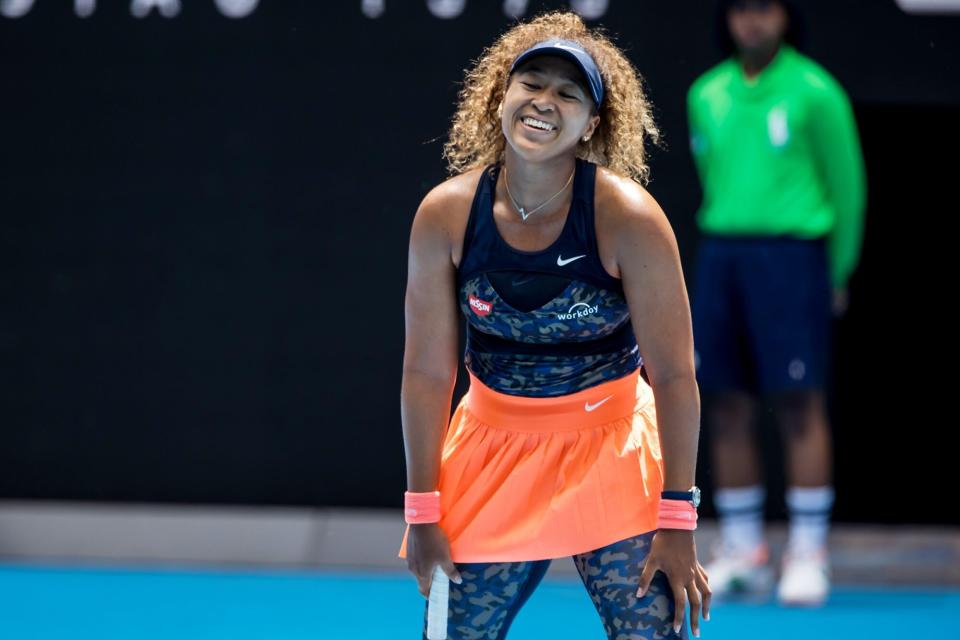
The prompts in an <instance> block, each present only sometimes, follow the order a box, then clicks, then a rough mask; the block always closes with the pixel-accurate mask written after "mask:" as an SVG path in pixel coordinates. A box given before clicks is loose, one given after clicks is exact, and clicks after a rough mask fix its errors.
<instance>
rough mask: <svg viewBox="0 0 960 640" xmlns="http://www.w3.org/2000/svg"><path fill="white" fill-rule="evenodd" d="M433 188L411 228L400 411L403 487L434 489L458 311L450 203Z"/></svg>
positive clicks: (454, 361) (453, 377)
mask: <svg viewBox="0 0 960 640" xmlns="http://www.w3.org/2000/svg"><path fill="white" fill-rule="evenodd" d="M449 200H450V199H449V198H445V197H444V196H443V195H442V192H440V193H438V190H434V191H433V192H431V193H430V194H428V195H427V197H426V198H425V199H424V201H423V203H422V204H421V205H420V209H419V210H418V211H417V215H416V217H415V219H414V222H413V229H412V231H411V234H410V253H409V266H408V274H407V294H406V304H405V315H406V343H405V346H404V353H403V383H402V387H401V391H400V414H401V420H402V423H403V439H404V449H405V452H406V464H407V489H408V490H409V491H414V492H425V491H434V490H435V489H436V488H437V484H438V480H439V475H440V451H441V446H442V443H443V436H444V433H445V432H446V427H447V421H448V420H449V416H450V399H451V396H452V394H453V386H454V383H455V382H456V375H457V327H458V325H457V311H456V299H455V292H454V282H455V267H454V264H453V260H452V253H451V248H452V246H453V243H452V241H451V235H452V234H451V229H450V227H449V224H447V221H448V220H449V217H450V216H449V215H445V214H447V213H449V212H448V211H446V210H445V209H446V208H447V207H448V206H449V205H450V204H451V203H450V202H449Z"/></svg>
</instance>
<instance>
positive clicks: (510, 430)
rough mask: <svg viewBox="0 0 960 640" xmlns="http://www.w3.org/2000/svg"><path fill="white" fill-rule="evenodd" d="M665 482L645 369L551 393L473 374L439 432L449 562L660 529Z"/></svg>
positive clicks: (592, 543)
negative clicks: (504, 386) (523, 393)
mask: <svg viewBox="0 0 960 640" xmlns="http://www.w3.org/2000/svg"><path fill="white" fill-rule="evenodd" d="M662 488H663V465H662V462H661V456H660V441H659V436H658V433H657V419H656V410H655V408H654V402H653V391H652V390H651V389H650V386H649V385H647V383H646V382H645V381H644V380H643V378H641V377H640V376H639V372H634V373H633V374H630V375H628V376H626V377H623V378H619V379H617V380H611V381H610V382H605V383H603V384H600V385H598V386H595V387H591V388H589V389H585V390H583V391H578V392H576V393H573V394H569V395H565V396H560V397H556V398H528V397H520V396H512V395H508V394H504V393H500V392H498V391H494V390H493V389H490V388H489V387H487V386H485V385H484V384H483V383H481V382H480V381H479V380H478V379H477V378H475V377H474V376H473V375H471V376H470V389H469V391H468V392H467V394H466V395H465V396H464V397H463V399H462V400H461V401H460V404H459V406H457V410H456V411H455V412H454V414H453V418H452V419H451V421H450V427H449V429H448V430H447V434H446V437H445V438H444V443H443V455H442V458H441V464H440V486H439V487H438V489H439V491H440V512H441V514H442V517H441V520H440V522H439V526H440V528H441V529H443V531H444V533H446V535H447V538H448V539H449V541H450V552H451V556H452V559H453V561H454V562H514V561H525V560H544V559H547V558H559V557H564V556H570V555H574V554H576V553H582V552H585V551H591V550H593V549H598V548H600V547H604V546H606V545H608V544H611V543H613V542H617V541H619V540H623V539H625V538H629V537H632V536H636V535H639V534H641V533H646V532H648V531H652V530H653V529H656V527H657V511H658V509H659V504H660V491H661V489H662ZM409 532H410V528H409V527H407V532H406V533H405V534H404V536H403V542H402V543H401V547H400V557H401V558H405V557H406V549H407V535H408V534H409Z"/></svg>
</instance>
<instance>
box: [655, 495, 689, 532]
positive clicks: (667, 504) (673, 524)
mask: <svg viewBox="0 0 960 640" xmlns="http://www.w3.org/2000/svg"><path fill="white" fill-rule="evenodd" d="M657 528H658V529H686V530H687V531H693V530H694V529H696V528H697V509H696V507H694V506H693V505H692V504H690V503H689V502H687V501H686V500H660V514H659V519H658V521H657Z"/></svg>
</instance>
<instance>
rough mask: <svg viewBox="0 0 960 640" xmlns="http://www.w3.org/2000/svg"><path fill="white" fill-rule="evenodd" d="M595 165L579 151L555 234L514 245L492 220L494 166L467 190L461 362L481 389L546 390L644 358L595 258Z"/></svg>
mask: <svg viewBox="0 0 960 640" xmlns="http://www.w3.org/2000/svg"><path fill="white" fill-rule="evenodd" d="M596 169H597V167H596V165H594V164H593V163H590V162H587V161H585V160H581V159H579V158H578V159H577V161H576V169H575V173H574V178H573V199H572V203H571V205H570V210H569V212H568V214H567V219H566V222H565V223H564V227H563V231H562V232H561V233H560V236H559V237H558V238H557V240H556V241H555V242H554V243H553V244H552V245H550V246H549V247H547V248H546V249H544V250H543V251H535V252H527V251H519V250H517V249H514V248H513V247H511V246H510V245H508V244H507V242H506V241H505V240H504V239H503V237H502V236H501V235H500V232H499V231H498V230H497V226H496V223H495V222H494V218H493V201H494V196H495V193H496V184H497V177H498V175H499V172H500V166H499V165H491V166H489V167H487V168H486V169H485V170H484V172H483V174H482V177H481V178H480V182H479V184H478V185H477V191H476V193H475V195H474V199H473V204H472V206H471V208H470V217H469V219H468V221H467V228H466V232H465V234H464V240H463V252H462V257H461V260H460V266H459V268H458V270H457V288H458V298H459V304H460V310H461V312H462V313H463V314H464V316H466V320H467V323H466V324H467V345H466V353H465V357H464V360H465V364H466V366H467V369H469V371H470V372H471V373H472V374H473V375H474V376H476V377H477V378H478V379H479V380H480V381H481V382H482V383H483V384H485V385H487V386H488V387H490V388H492V389H494V390H496V391H500V392H502V393H508V394H511V395H519V396H534V397H550V396H559V395H564V394H568V393H574V392H577V391H581V390H583V389H586V388H588V387H592V386H595V385H598V384H600V383H603V382H607V381H609V380H613V379H615V378H620V377H622V376H625V375H627V374H629V373H631V372H633V371H635V370H636V369H637V368H639V367H640V366H641V364H642V359H641V358H640V352H639V348H638V347H637V341H636V338H635V337H634V335H633V328H632V327H631V325H630V313H629V311H628V309H627V301H626V299H625V298H624V294H623V286H622V284H621V282H620V280H619V279H617V278H614V277H613V276H611V275H610V274H608V273H607V272H606V270H605V269H604V268H603V264H602V263H601V261H600V254H599V250H598V248H597V237H596V227H595V226H594V211H593V201H594V184H595V178H596Z"/></svg>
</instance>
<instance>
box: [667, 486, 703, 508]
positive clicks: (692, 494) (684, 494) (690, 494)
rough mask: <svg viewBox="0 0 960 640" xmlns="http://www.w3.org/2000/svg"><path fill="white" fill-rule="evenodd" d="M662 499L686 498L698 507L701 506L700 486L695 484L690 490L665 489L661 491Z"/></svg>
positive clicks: (694, 506)
mask: <svg viewBox="0 0 960 640" xmlns="http://www.w3.org/2000/svg"><path fill="white" fill-rule="evenodd" d="M660 498H661V499H662V500H686V501H687V502H689V503H690V504H692V505H693V508H694V509H696V508H697V507H699V506H700V487H698V486H696V485H694V486H692V487H690V490H689V491H663V492H661V493H660Z"/></svg>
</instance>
